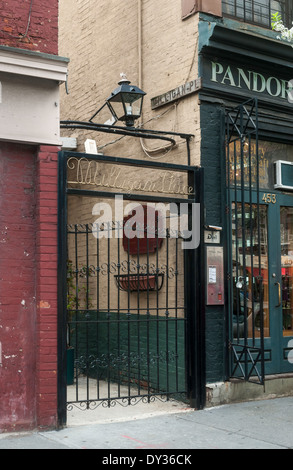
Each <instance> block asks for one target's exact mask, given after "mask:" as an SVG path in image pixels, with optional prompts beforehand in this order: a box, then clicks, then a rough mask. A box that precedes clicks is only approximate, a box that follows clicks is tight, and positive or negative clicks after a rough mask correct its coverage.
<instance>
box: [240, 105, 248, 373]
mask: <svg viewBox="0 0 293 470" xmlns="http://www.w3.org/2000/svg"><path fill="white" fill-rule="evenodd" d="M243 113H244V108H243V105H241V106H240V133H241V135H240V139H241V140H240V155H241V156H240V158H241V221H242V224H241V225H242V227H241V228H242V269H243V307H244V312H243V314H244V345H245V379H247V377H248V363H247V361H248V356H247V285H246V227H245V223H246V203H245V165H244V143H245V135H244V134H243V131H244V122H243V119H244V117H243Z"/></svg>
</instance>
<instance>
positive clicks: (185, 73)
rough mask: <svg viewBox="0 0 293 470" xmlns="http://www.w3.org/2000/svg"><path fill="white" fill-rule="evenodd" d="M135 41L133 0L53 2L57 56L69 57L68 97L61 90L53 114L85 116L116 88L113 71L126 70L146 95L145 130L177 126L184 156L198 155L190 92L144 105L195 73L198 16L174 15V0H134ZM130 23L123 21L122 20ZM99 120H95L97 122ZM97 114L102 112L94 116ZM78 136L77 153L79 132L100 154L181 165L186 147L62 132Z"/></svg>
mask: <svg viewBox="0 0 293 470" xmlns="http://www.w3.org/2000/svg"><path fill="white" fill-rule="evenodd" d="M141 4H142V11H141V37H142V41H141V44H142V45H141V47H140V40H139V38H140V33H139V25H140V20H139V18H140V17H139V11H138V5H139V2H138V1H137V0H128V1H127V2H119V4H117V1H116V0H99V2H97V1H95V0H85V1H83V2H78V3H74V4H72V1H71V0H63V1H62V2H61V4H60V25H59V35H60V54H61V55H62V56H65V57H69V58H70V64H69V92H70V94H69V95H66V94H65V91H64V89H63V90H61V118H62V119H76V120H82V121H84V120H88V119H89V118H90V117H91V116H92V115H93V114H94V112H95V111H97V110H98V108H99V107H100V106H101V105H102V104H103V103H104V102H105V99H106V98H107V97H108V96H109V95H110V93H111V91H112V90H113V89H114V88H116V86H117V82H118V81H119V79H120V73H121V72H124V73H126V74H127V76H128V78H129V80H131V83H132V84H134V85H138V86H139V85H141V88H142V89H143V90H144V91H145V92H146V93H147V96H146V98H145V101H144V107H143V118H142V121H143V122H145V123H146V124H145V128H146V129H155V130H166V131H180V132H186V133H191V134H194V135H195V136H196V137H195V139H194V140H193V141H192V142H191V158H192V162H193V163H194V164H198V163H199V159H200V151H199V149H200V117H199V105H198V100H197V96H196V95H191V96H190V97H186V98H184V99H182V100H180V101H178V105H177V106H174V105H169V106H165V107H163V108H159V109H158V110H155V111H153V110H151V98H154V97H156V96H158V95H160V94H163V93H166V92H168V91H170V90H173V89H174V88H176V87H178V86H180V85H183V84H184V83H185V82H186V81H189V80H193V79H195V78H197V64H198V61H197V39H198V15H194V16H192V17H190V18H189V19H187V20H185V21H182V10H181V2H180V1H178V0H172V1H171V2H160V5H159V6H158V2H157V1H156V0H144V1H143V2H141ZM129 25H131V27H130V26H129ZM108 118H109V116H107V118H105V120H104V121H103V120H102V121H100V122H101V123H103V122H105V121H106V120H107V119H108ZM101 119H102V117H101ZM64 135H66V136H72V137H76V136H78V143H79V147H78V149H79V150H80V151H84V141H85V139H86V138H91V139H96V140H97V144H98V147H99V148H100V149H101V150H102V151H103V152H104V153H105V154H107V155H115V156H116V155H117V156H118V155H119V156H121V157H129V156H133V157H134V158H141V159H146V160H150V158H154V159H156V160H159V161H160V160H162V161H165V162H166V161H169V162H173V163H174V162H176V163H187V158H186V148H185V146H184V144H181V139H180V138H179V139H178V143H179V145H178V147H176V149H174V150H172V151H171V152H169V153H167V154H166V153H165V151H162V152H159V153H156V154H153V153H152V154H151V156H150V157H148V156H146V154H145V153H144V151H143V149H142V146H141V144H140V141H139V140H138V139H130V138H123V139H122V140H121V139H120V140H119V142H117V143H116V144H114V145H113V144H111V145H109V146H107V147H104V146H105V145H107V144H109V143H110V142H113V141H115V140H117V139H116V138H115V136H114V137H113V135H106V134H102V135H101V134H93V133H92V132H75V131H73V132H71V133H70V132H68V131H66V132H65V131H64ZM144 145H145V147H146V148H147V149H151V150H153V149H154V147H156V148H158V147H162V142H160V141H153V142H150V141H147V142H146V141H145V142H144Z"/></svg>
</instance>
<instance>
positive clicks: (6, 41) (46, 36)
mask: <svg viewBox="0 0 293 470" xmlns="http://www.w3.org/2000/svg"><path fill="white" fill-rule="evenodd" d="M31 1H32V3H31ZM0 44H1V45H5V46H11V47H18V48H21V49H29V50H32V51H39V52H44V53H48V54H58V0H21V1H20V0H6V1H3V2H1V8H0Z"/></svg>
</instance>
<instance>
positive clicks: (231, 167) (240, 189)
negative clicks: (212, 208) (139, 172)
mask: <svg viewBox="0 0 293 470" xmlns="http://www.w3.org/2000/svg"><path fill="white" fill-rule="evenodd" d="M253 146H254V150H253ZM226 162H227V178H226V183H227V212H228V227H229V230H228V232H229V237H230V238H229V246H230V249H229V253H228V254H229V261H228V265H229V266H228V269H229V273H230V274H229V283H228V284H229V286H228V287H229V319H230V321H229V337H230V340H229V348H230V352H231V355H230V361H231V363H230V376H231V377H237V378H241V379H244V380H245V381H253V382H257V383H260V384H261V385H263V384H264V378H265V371H264V309H263V276H262V263H261V254H262V253H261V230H260V225H261V213H260V188H259V155H258V103H257V100H249V101H247V102H245V103H243V104H241V105H240V106H238V107H237V108H235V109H233V110H230V111H228V112H227V114H226ZM255 214H256V215H257V217H256V218H255V217H254V215H255ZM255 224H257V226H255ZM232 233H233V235H232ZM256 240H257V253H254V246H255V241H256ZM232 250H234V257H233V254H232ZM249 254H250V256H249ZM255 255H257V257H258V260H257V262H256V261H255ZM247 262H248V266H249V269H250V273H251V281H250V282H251V286H250V291H252V286H255V288H256V287H257V290H258V298H257V302H256V299H255V297H254V296H252V298H251V300H250V301H251V305H250V306H249V305H248V293H249V287H248V281H247V275H246V273H247V265H246V263H247ZM256 272H257V275H255V273H256ZM256 315H257V316H258V318H259V322H258V325H257V326H256ZM249 316H250V317H251V320H250V322H251V325H252V326H251V327H250V330H251V331H250V332H249V331H248V317H249Z"/></svg>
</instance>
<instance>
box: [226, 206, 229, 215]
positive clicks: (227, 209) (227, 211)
mask: <svg viewBox="0 0 293 470" xmlns="http://www.w3.org/2000/svg"><path fill="white" fill-rule="evenodd" d="M226 214H227V215H229V214H230V206H226Z"/></svg>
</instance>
